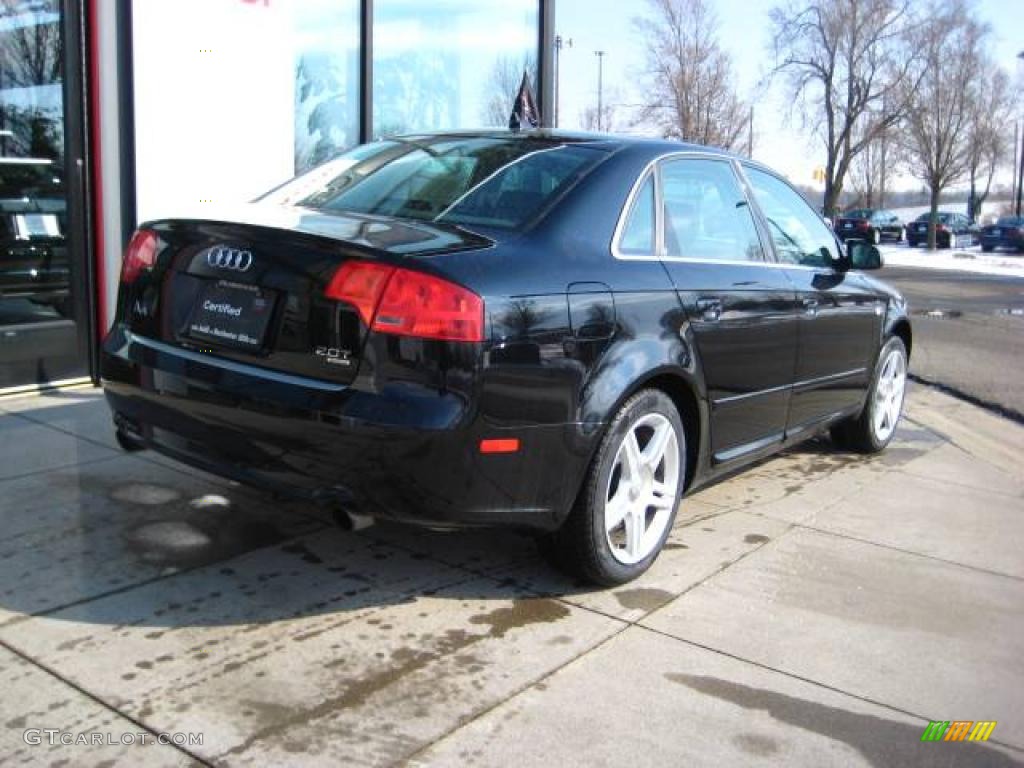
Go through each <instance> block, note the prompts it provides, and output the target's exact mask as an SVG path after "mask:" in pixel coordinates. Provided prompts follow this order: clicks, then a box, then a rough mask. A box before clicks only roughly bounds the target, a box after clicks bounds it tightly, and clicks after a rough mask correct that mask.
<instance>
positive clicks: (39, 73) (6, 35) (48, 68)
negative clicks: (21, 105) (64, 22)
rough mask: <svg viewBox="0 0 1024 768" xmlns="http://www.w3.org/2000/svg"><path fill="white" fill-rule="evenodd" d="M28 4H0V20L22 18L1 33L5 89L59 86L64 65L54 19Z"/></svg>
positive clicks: (9, 1) (7, 1) (0, 60)
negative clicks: (1, 18) (53, 84)
mask: <svg viewBox="0 0 1024 768" xmlns="http://www.w3.org/2000/svg"><path fill="white" fill-rule="evenodd" d="M49 15H50V14H44V12H43V11H42V10H40V9H38V8H34V7H32V5H30V4H28V3H23V2H18V1H17V0H0V16H2V17H18V16H22V17H23V18H22V19H20V20H19V21H20V23H17V24H12V25H10V26H9V27H8V28H7V29H6V30H4V32H3V44H2V45H0V70H2V71H3V73H4V75H5V76H4V84H3V85H4V87H5V88H12V87H14V88H24V87H32V86H40V85H50V84H51V83H59V82H60V80H61V73H62V71H63V70H62V67H63V62H64V38H63V36H62V35H61V32H60V24H59V23H58V22H57V20H56V19H53V20H50V19H49V18H47V17H48V16H49Z"/></svg>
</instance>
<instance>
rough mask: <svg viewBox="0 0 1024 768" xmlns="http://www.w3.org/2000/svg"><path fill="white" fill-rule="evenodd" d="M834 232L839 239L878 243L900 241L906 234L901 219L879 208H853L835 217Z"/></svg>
mask: <svg viewBox="0 0 1024 768" xmlns="http://www.w3.org/2000/svg"><path fill="white" fill-rule="evenodd" d="M835 229H836V234H837V235H839V238H840V239H841V240H852V239H857V240H866V241H867V242H869V243H873V244H875V245H878V244H879V243H881V242H882V241H883V240H893V241H895V242H897V243H902V242H903V241H904V239H906V236H907V230H906V227H905V226H904V225H903V220H902V219H901V218H900V217H899V216H897V215H896V214H895V213H893V212H892V211H886V210H882V209H880V208H854V209H853V210H850V211H847V212H846V213H844V214H842V215H841V216H840V217H839V218H838V219H836V225H835Z"/></svg>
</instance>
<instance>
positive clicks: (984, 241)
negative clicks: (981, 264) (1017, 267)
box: [981, 216, 1024, 253]
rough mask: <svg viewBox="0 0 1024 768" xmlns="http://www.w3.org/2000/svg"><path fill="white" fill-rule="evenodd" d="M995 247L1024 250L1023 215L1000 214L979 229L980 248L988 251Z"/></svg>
mask: <svg viewBox="0 0 1024 768" xmlns="http://www.w3.org/2000/svg"><path fill="white" fill-rule="evenodd" d="M996 248H1012V249H1013V250H1015V251H1024V216H1000V217H999V218H998V219H997V220H996V223H995V224H990V225H989V226H987V227H985V228H984V229H982V230H981V250H983V251H985V252H986V253H988V252H990V251H994V250H995V249H996Z"/></svg>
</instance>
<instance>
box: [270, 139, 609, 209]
mask: <svg viewBox="0 0 1024 768" xmlns="http://www.w3.org/2000/svg"><path fill="white" fill-rule="evenodd" d="M605 156H606V155H605V153H604V152H603V151H601V150H598V149H595V148H591V147H588V146H586V145H582V144H567V143H561V142H558V141H554V140H551V139H544V138H532V137H509V138H502V137H468V138H467V137H437V136H432V137H422V138H421V137H413V138H402V139H386V140H384V141H379V142H375V143H373V144H365V145H363V146H360V147H356V148H355V149H353V150H351V151H350V152H346V153H345V154H342V155H339V156H338V157H337V158H335V159H333V160H330V161H328V162H327V163H324V164H323V165H321V166H318V167H316V168H314V169H312V170H311V171H309V172H308V173H305V174H303V175H302V176H298V177H296V178H295V179H293V180H292V181H290V182H288V183H287V184H284V185H283V186H281V187H278V188H277V189H275V190H273V191H272V192H269V193H268V194H266V195H264V196H263V197H262V198H261V201H263V202H270V203H276V204H279V205H295V206H301V207H303V208H313V209H317V210H323V211H352V212H356V213H369V214H378V215H382V216H395V217H398V218H406V219H419V220H423V221H435V222H441V223H447V224H459V225H479V226H484V227H498V228H503V229H512V228H516V227H519V226H522V225H523V224H526V223H527V222H529V221H531V220H532V219H533V218H535V217H536V216H537V215H538V214H540V213H541V212H542V211H543V210H544V209H545V208H546V207H547V206H548V204H549V203H551V202H553V201H554V200H556V199H557V198H558V197H559V196H560V195H562V194H563V193H564V192H565V191H567V190H568V189H570V188H571V187H572V186H573V185H574V184H575V183H576V182H577V181H578V180H579V179H580V178H581V177H582V176H583V175H585V174H586V173H587V172H588V171H589V170H590V169H591V168H592V167H593V166H594V165H596V164H597V163H598V162H599V161H600V160H601V159H602V158H603V157H605Z"/></svg>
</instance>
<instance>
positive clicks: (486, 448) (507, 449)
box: [480, 437, 519, 453]
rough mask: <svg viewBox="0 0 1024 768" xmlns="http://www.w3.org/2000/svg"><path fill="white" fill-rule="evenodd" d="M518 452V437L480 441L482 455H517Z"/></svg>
mask: <svg viewBox="0 0 1024 768" xmlns="http://www.w3.org/2000/svg"><path fill="white" fill-rule="evenodd" d="M518 450H519V438H518V437H495V438H490V439H486V440H481V441H480V453H515V452H516V451H518Z"/></svg>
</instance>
